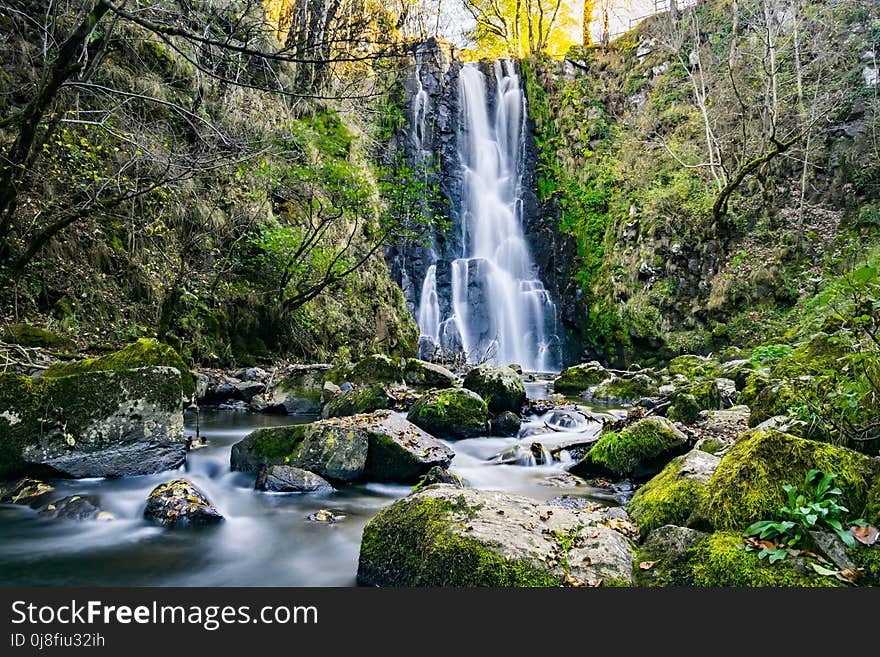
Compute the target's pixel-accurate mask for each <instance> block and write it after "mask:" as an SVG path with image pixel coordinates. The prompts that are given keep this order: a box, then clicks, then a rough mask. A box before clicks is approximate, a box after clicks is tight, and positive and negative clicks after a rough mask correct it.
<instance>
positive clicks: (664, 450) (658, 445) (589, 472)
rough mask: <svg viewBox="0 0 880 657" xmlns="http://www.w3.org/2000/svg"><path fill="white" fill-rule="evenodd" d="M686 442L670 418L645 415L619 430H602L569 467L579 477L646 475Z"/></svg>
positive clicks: (653, 471) (674, 454) (680, 449)
mask: <svg viewBox="0 0 880 657" xmlns="http://www.w3.org/2000/svg"><path fill="white" fill-rule="evenodd" d="M687 444H688V440H687V436H685V435H684V434H683V433H682V432H681V431H679V430H678V429H677V428H676V427H675V425H673V424H672V422H670V421H669V420H667V419H666V418H663V417H647V418H644V419H642V420H638V421H637V422H633V423H632V424H630V425H628V426H627V427H624V429H622V430H621V431H620V432H619V433H615V432H608V433H605V434H603V435H602V436H601V437H600V438H599V440H597V441H596V443H595V444H594V445H593V447H592V448H591V449H590V451H589V452H587V454H586V456H584V458H582V459H581V460H580V461H578V462H577V463H576V464H575V465H574V466H572V467H571V468H570V471H571V472H572V474H576V475H578V476H579V477H590V476H594V475H597V474H599V475H608V474H610V475H613V476H630V475H631V476H635V477H647V476H651V475H654V474H656V473H657V472H659V471H660V470H661V469H662V468H663V466H665V465H666V464H667V463H668V462H669V460H670V459H671V458H672V457H673V456H676V455H678V454H680V453H682V452H683V451H684V450H685V448H686V447H687Z"/></svg>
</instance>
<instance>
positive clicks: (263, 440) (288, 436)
mask: <svg viewBox="0 0 880 657" xmlns="http://www.w3.org/2000/svg"><path fill="white" fill-rule="evenodd" d="M306 426H307V425H304V424H298V425H294V426H290V427H273V428H271V429H258V430H257V431H255V432H254V433H253V434H252V439H253V452H254V456H256V458H257V460H258V461H259V462H260V463H284V462H285V461H288V460H290V459H291V457H294V456H296V454H297V451H298V448H299V446H300V445H301V444H302V442H303V440H305V436H306Z"/></svg>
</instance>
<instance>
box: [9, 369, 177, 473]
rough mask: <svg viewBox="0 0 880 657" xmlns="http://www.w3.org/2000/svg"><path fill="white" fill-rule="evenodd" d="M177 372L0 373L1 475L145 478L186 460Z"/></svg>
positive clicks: (161, 370) (151, 370) (124, 370)
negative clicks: (48, 472)
mask: <svg viewBox="0 0 880 657" xmlns="http://www.w3.org/2000/svg"><path fill="white" fill-rule="evenodd" d="M180 388H181V385H180V372H179V371H178V370H177V369H172V368H170V367H144V368H140V369H123V370H119V371H113V370H98V371H87V372H83V373H74V374H70V375H68V376H59V373H58V371H56V372H55V373H54V375H53V376H43V377H40V378H37V379H32V378H29V377H25V376H19V375H16V374H11V373H3V374H0V477H5V476H13V475H16V474H19V473H24V472H27V471H29V470H34V469H37V470H38V469H41V468H42V469H45V468H46V467H49V468H52V469H54V470H56V471H58V472H60V473H63V474H65V475H67V476H71V477H114V476H132V475H140V474H150V473H153V472H158V471H161V470H167V469H171V468H176V467H178V466H179V465H180V464H181V463H183V461H184V460H185V458H186V448H187V444H186V438H185V436H184V434H183V412H182V403H181V395H180Z"/></svg>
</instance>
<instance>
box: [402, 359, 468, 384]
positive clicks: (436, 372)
mask: <svg viewBox="0 0 880 657" xmlns="http://www.w3.org/2000/svg"><path fill="white" fill-rule="evenodd" d="M403 379H404V381H406V384H407V385H408V386H413V387H415V388H451V387H452V386H454V385H455V374H453V373H452V372H450V371H449V370H448V369H446V368H445V367H443V366H442V365H437V364H435V363H428V362H426V361H423V360H419V359H417V358H408V359H407V361H406V366H405V367H404V368H403Z"/></svg>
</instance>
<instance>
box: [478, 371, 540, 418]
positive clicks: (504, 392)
mask: <svg viewBox="0 0 880 657" xmlns="http://www.w3.org/2000/svg"><path fill="white" fill-rule="evenodd" d="M462 385H463V386H464V387H465V388H467V389H468V390H472V391H473V392H475V393H477V394H478V395H480V397H482V398H483V400H484V401H485V402H486V405H487V406H488V407H489V411H490V412H492V413H501V412H502V411H512V412H514V413H519V412H520V411H521V410H522V406H523V404H524V403H525V401H526V389H525V386H524V385H523V382H522V379H521V378H520V377H519V375H518V374H517V373H516V372H515V371H514V370H512V369H511V368H509V367H496V366H494V365H478V366H477V367H475V368H473V369H472V370H471V371H470V372H468V373H467V376H465V377H464V383H463V384H462Z"/></svg>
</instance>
